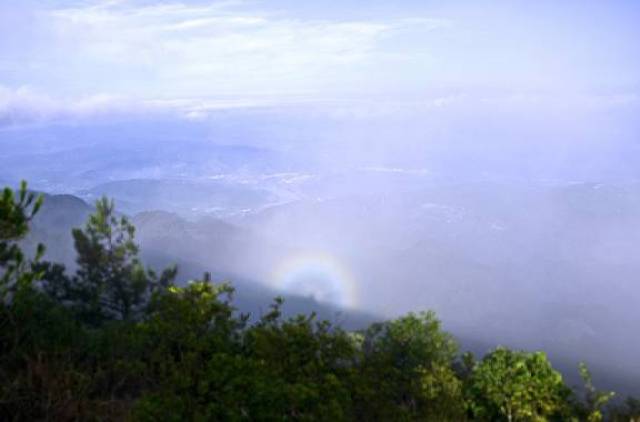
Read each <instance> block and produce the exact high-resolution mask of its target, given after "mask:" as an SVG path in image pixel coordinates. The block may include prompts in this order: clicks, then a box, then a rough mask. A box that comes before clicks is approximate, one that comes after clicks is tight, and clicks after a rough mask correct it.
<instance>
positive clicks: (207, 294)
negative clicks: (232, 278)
mask: <svg viewBox="0 0 640 422" xmlns="http://www.w3.org/2000/svg"><path fill="white" fill-rule="evenodd" d="M41 203H42V200H41V199H40V198H37V197H36V196H35V195H33V194H30V193H29V192H28V191H27V189H26V185H24V184H23V186H22V187H21V189H20V190H19V191H18V192H13V191H12V190H11V189H5V190H4V191H3V193H2V196H1V197H0V327H1V329H0V378H1V379H3V380H4V382H3V383H2V384H1V385H0V412H1V413H0V418H1V419H8V420H39V419H46V420H78V419H82V420H85V419H86V420H94V419H96V420H123V419H134V420H331V421H335V420H432V421H447V420H450V421H461V420H491V421H494V420H505V421H533V420H537V421H541V420H576V421H577V420H589V421H598V420H602V419H603V418H608V419H610V420H620V421H627V420H632V419H631V418H637V417H639V415H640V406H639V405H638V402H637V400H634V399H629V400H628V401H627V402H626V403H625V404H624V405H619V406H615V407H611V406H609V407H607V405H608V403H610V400H611V398H612V396H613V393H610V392H603V391H599V390H598V389H597V388H596V387H594V385H593V383H592V380H591V375H590V374H589V371H588V369H587V368H586V366H580V373H581V375H582V377H583V379H584V381H585V385H584V389H583V390H579V391H575V390H572V389H571V388H569V387H568V386H567V385H566V382H565V381H564V379H563V377H562V375H561V374H560V373H559V372H558V371H557V370H555V369H554V368H553V366H552V365H551V363H550V362H549V360H548V359H547V357H546V355H545V354H544V353H542V352H524V351H514V350H510V349H507V348H502V347H498V348H496V349H495V350H493V351H491V352H489V353H488V354H486V355H485V356H484V357H482V358H480V359H478V360H476V358H475V357H474V356H473V355H471V354H469V353H464V354H460V351H459V348H458V345H457V343H456V341H455V339H454V338H453V337H452V336H451V335H450V334H448V333H447V332H445V331H444V330H443V329H442V326H441V323H440V321H439V320H438V319H437V317H436V316H435V314H434V313H432V312H424V313H418V314H413V313H411V314H408V315H406V316H404V317H401V318H398V319H396V320H392V321H386V322H381V323H376V324H372V325H371V326H369V327H368V328H367V329H364V330H360V331H353V332H350V331H345V330H343V329H342V328H341V327H339V326H334V325H332V324H330V323H329V322H327V321H323V320H320V319H319V318H317V317H316V315H315V314H313V313H311V314H301V315H299V316H297V317H293V318H284V317H283V315H282V307H283V301H282V300H281V299H279V298H276V299H275V300H274V302H273V304H272V305H271V307H270V309H269V311H268V312H266V313H264V314H262V315H260V316H258V318H254V319H250V318H249V316H248V315H245V314H240V313H239V312H237V310H236V309H235V308H234V305H233V294H234V291H233V288H232V287H231V286H230V285H227V284H215V283H212V281H211V279H210V277H209V276H208V275H207V274H205V275H204V276H203V278H202V279H201V280H193V281H191V282H189V283H187V284H183V285H182V286H183V287H180V286H181V285H180V284H178V283H176V280H177V277H178V274H179V273H178V272H177V269H176V268H175V267H172V268H168V269H166V270H164V271H160V272H156V271H153V270H151V269H149V268H146V267H145V266H144V264H143V263H142V262H141V261H140V259H139V257H138V254H139V250H138V246H137V244H136V243H135V228H134V226H133V225H132V224H131V223H130V222H129V221H128V220H127V219H126V218H125V217H122V216H119V215H117V214H116V213H115V210H114V206H113V203H112V202H111V201H109V200H107V199H102V200H100V201H98V203H97V204H96V212H95V213H94V214H92V215H90V217H89V219H88V222H87V223H86V225H85V227H84V228H77V229H74V231H73V239H74V244H75V249H76V253H77V257H76V262H77V268H76V269H75V271H74V272H73V273H71V272H70V271H68V270H67V269H66V268H65V267H64V266H63V265H61V264H59V263H52V262H46V261H43V260H42V253H43V251H44V246H37V247H36V249H37V250H36V251H35V252H34V251H23V250H22V248H21V246H20V244H19V241H20V240H21V239H22V238H23V237H24V236H25V235H26V234H27V232H28V230H29V224H30V221H31V219H32V218H33V216H34V214H35V213H37V212H38V209H39V208H40V205H41ZM29 257H31V258H29Z"/></svg>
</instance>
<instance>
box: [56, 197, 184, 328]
mask: <svg viewBox="0 0 640 422" xmlns="http://www.w3.org/2000/svg"><path fill="white" fill-rule="evenodd" d="M72 234H73V239H74V244H75V248H76V251H77V254H78V257H77V262H78V271H77V274H76V276H75V277H74V278H73V280H72V282H71V283H69V284H70V287H69V288H68V289H66V290H67V295H66V296H67V299H68V300H70V301H71V303H73V305H74V307H75V309H76V310H77V311H78V312H79V314H81V315H82V318H83V320H85V321H86V322H88V323H90V324H93V325H96V324H100V323H102V322H103V321H105V320H110V319H118V320H130V319H135V318H136V317H138V316H140V313H141V312H142V310H143V309H144V307H145V306H146V305H147V304H148V302H149V299H150V297H151V294H152V293H153V292H154V291H155V290H157V289H161V288H166V287H167V286H169V285H170V284H171V282H172V281H173V279H174V278H175V275H176V269H175V267H174V268H170V269H167V270H165V271H164V272H163V273H162V274H161V275H160V276H158V275H157V274H156V273H155V272H153V271H147V270H145V268H144V267H143V265H142V264H141V262H140V260H139V259H138V246H137V245H136V243H135V241H134V236H135V227H134V226H133V225H132V224H131V223H130V222H129V220H128V219H127V218H126V217H125V216H118V215H117V214H116V212H115V207H114V203H113V201H110V200H108V199H107V198H102V199H100V200H99V201H97V202H96V212H95V213H94V214H92V215H91V216H90V217H89V221H88V222H87V224H86V226H85V228H84V229H74V230H73V232H72Z"/></svg>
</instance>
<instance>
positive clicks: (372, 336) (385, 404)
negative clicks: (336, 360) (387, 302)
mask: <svg viewBox="0 0 640 422" xmlns="http://www.w3.org/2000/svg"><path fill="white" fill-rule="evenodd" d="M456 352H457V345H456V343H455V341H454V340H453V338H452V337H451V336H450V335H449V334H447V333H445V332H444V331H442V330H441V327H440V321H438V320H437V319H436V317H435V314H434V313H433V312H424V313H420V314H409V315H407V316H405V317H402V318H399V319H397V320H394V321H390V322H386V323H382V324H374V325H373V326H371V327H370V328H369V329H368V330H366V332H365V333H364V342H363V346H362V357H361V363H360V365H359V368H357V370H358V378H359V382H358V383H357V385H356V397H357V409H358V410H357V412H358V416H359V418H361V419H363V420H456V419H457V420H459V419H460V418H461V417H462V414H463V413H464V408H465V405H464V400H463V397H462V388H461V383H460V380H459V379H458V378H457V377H456V376H455V374H454V372H453V362H454V359H455V356H456Z"/></svg>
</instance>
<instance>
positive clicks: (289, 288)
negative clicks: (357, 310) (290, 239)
mask: <svg viewBox="0 0 640 422" xmlns="http://www.w3.org/2000/svg"><path fill="white" fill-rule="evenodd" d="M273 284H274V285H275V287H276V288H278V289H281V290H284V291H286V292H288V293H293V294H297V295H300V296H307V297H312V298H313V299H315V300H317V301H318V302H325V303H332V304H334V305H338V306H341V307H344V308H353V307H354V306H356V304H357V292H356V283H355V280H354V279H353V277H352V275H351V274H350V273H349V271H348V270H347V269H346V268H345V267H344V265H342V264H341V263H340V262H339V261H338V260H337V259H336V258H335V257H333V256H330V255H328V254H324V253H307V254H300V255H296V256H293V257H291V258H288V259H286V260H285V261H283V262H282V263H281V264H280V265H279V266H278V267H277V268H276V271H274V274H273Z"/></svg>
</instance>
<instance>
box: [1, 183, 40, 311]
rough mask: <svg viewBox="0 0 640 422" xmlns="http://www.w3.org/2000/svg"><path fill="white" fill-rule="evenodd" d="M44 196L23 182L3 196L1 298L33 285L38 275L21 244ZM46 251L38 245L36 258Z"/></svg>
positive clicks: (4, 192) (5, 191) (3, 299)
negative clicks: (19, 242) (32, 190)
mask: <svg viewBox="0 0 640 422" xmlns="http://www.w3.org/2000/svg"><path fill="white" fill-rule="evenodd" d="M42 201H43V199H42V196H41V195H39V196H36V195H35V194H34V193H32V192H29V191H28V190H27V183H26V182H24V181H23V182H22V183H21V184H20V188H19V190H18V191H16V192H14V191H13V190H12V189H10V188H5V189H4V190H3V191H2V195H1V196H0V301H2V302H4V301H5V300H6V299H7V295H8V294H10V293H15V291H16V289H19V288H20V287H24V286H30V285H31V283H32V282H33V281H34V279H35V278H36V275H37V274H36V273H35V272H34V271H32V266H31V262H30V260H28V259H27V257H26V256H25V254H24V253H23V251H22V250H21V248H20V247H19V245H18V241H20V240H21V239H22V238H23V237H24V236H25V235H26V234H27V232H28V230H29V222H30V221H31V220H32V219H33V217H34V216H35V215H36V213H37V212H38V210H39V209H40V206H41V205H42ZM43 253H44V246H42V245H38V247H37V250H36V253H35V258H34V261H37V260H38V259H39V258H40V257H41V256H42V254H43Z"/></svg>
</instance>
